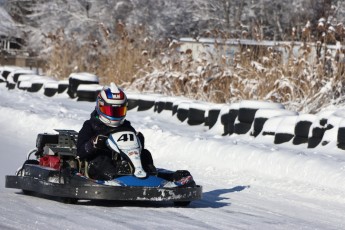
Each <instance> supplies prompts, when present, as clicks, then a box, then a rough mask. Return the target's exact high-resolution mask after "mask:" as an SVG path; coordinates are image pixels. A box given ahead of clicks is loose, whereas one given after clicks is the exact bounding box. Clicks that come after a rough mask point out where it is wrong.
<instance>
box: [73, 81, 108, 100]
mask: <svg viewBox="0 0 345 230" xmlns="http://www.w3.org/2000/svg"><path fill="white" fill-rule="evenodd" d="M102 89H103V86H101V85H99V84H80V85H79V86H78V88H77V101H89V102H95V101H96V99H97V96H98V94H99V92H100V91H101V90H102Z"/></svg>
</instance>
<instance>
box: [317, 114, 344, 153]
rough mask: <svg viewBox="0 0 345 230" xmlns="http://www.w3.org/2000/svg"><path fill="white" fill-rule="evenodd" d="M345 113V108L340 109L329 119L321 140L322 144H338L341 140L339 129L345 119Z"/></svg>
mask: <svg viewBox="0 0 345 230" xmlns="http://www.w3.org/2000/svg"><path fill="white" fill-rule="evenodd" d="M344 113H345V110H338V111H336V112H334V113H332V115H331V116H330V117H329V118H328V119H327V124H326V125H325V132H324V135H323V137H322V140H321V146H326V145H327V146H329V145H334V146H337V143H338V142H339V141H338V139H339V137H338V130H339V127H340V124H341V123H342V122H343V120H344V119H345V117H344ZM321 146H319V147H321Z"/></svg>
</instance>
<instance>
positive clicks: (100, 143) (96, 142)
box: [92, 135, 108, 149]
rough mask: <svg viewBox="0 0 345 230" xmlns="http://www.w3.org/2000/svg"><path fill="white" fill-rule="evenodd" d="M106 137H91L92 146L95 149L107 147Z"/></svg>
mask: <svg viewBox="0 0 345 230" xmlns="http://www.w3.org/2000/svg"><path fill="white" fill-rule="evenodd" d="M107 139H108V137H107V136H104V135H98V136H96V137H94V138H93V139H92V144H93V147H94V148H97V149H107V144H106V140H107Z"/></svg>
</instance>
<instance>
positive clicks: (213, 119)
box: [205, 105, 223, 129]
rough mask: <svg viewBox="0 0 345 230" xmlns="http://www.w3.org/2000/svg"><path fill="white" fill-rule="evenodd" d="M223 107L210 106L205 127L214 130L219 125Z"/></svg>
mask: <svg viewBox="0 0 345 230" xmlns="http://www.w3.org/2000/svg"><path fill="white" fill-rule="evenodd" d="M222 106H223V105H216V106H210V108H209V109H208V112H207V113H206V114H205V116H206V118H205V125H206V126H208V128H209V129H212V128H213V126H214V125H215V124H216V123H217V120H218V117H219V114H220V111H221V109H222Z"/></svg>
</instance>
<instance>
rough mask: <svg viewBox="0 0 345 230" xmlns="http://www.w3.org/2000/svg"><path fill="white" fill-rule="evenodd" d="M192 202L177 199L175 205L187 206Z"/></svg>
mask: <svg viewBox="0 0 345 230" xmlns="http://www.w3.org/2000/svg"><path fill="white" fill-rule="evenodd" d="M189 204H190V201H175V202H174V206H175V207H186V206H188V205H189Z"/></svg>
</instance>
